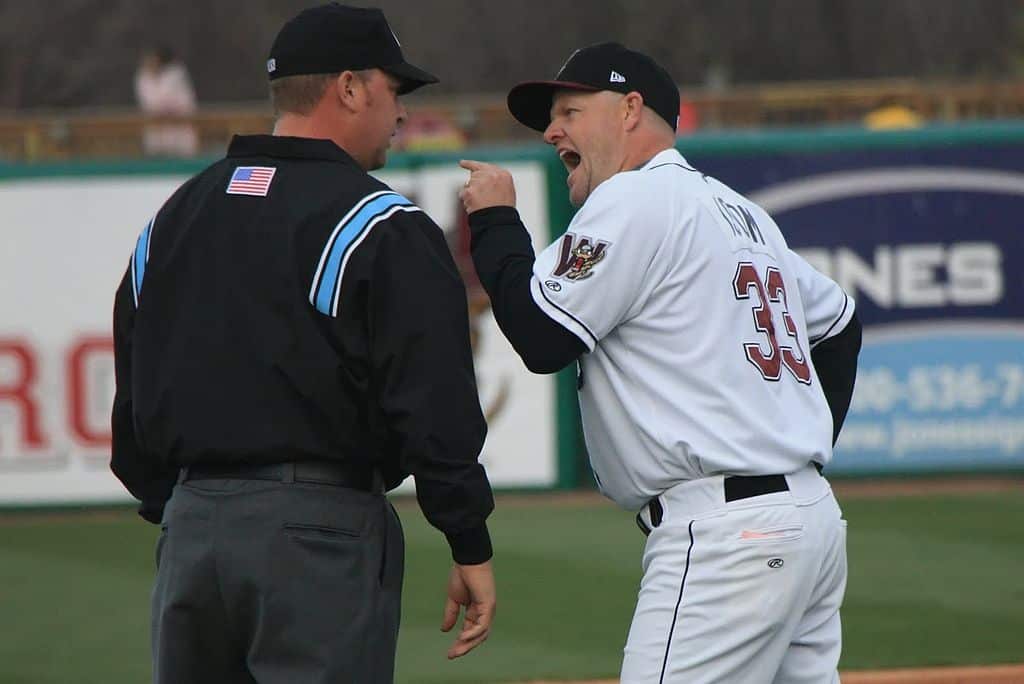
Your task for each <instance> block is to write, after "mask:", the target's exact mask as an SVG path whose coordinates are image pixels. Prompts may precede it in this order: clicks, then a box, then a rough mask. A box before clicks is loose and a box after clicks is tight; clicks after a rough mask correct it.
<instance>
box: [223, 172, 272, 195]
mask: <svg viewBox="0 0 1024 684" xmlns="http://www.w3.org/2000/svg"><path fill="white" fill-rule="evenodd" d="M276 172H277V168H276V167H273V166H239V167H238V168H236V169H235V172H234V173H233V174H231V182H230V183H228V189H227V194H229V195H255V196H257V197H266V196H267V191H269V190H270V181H272V180H274V174H275V173H276Z"/></svg>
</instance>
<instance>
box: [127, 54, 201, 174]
mask: <svg viewBox="0 0 1024 684" xmlns="http://www.w3.org/2000/svg"><path fill="white" fill-rule="evenodd" d="M135 97H136V99H137V100H138V102H139V107H140V108H141V109H142V112H143V113H144V114H147V115H149V116H153V117H161V118H174V117H189V116H192V115H193V114H195V112H196V93H195V90H194V89H193V88H192V79H191V78H190V77H189V75H188V70H187V69H186V68H185V65H184V64H183V63H182V62H181V61H179V60H178V59H177V57H176V56H175V55H174V53H173V52H172V51H171V50H170V49H169V48H167V47H164V46H159V47H155V48H152V49H150V50H147V51H146V52H145V53H143V55H142V60H141V61H140V63H139V69H138V71H137V72H136V73H135ZM142 149H143V151H144V152H145V153H146V154H147V155H154V156H169V157H191V156H194V155H195V154H196V153H197V152H198V151H199V136H198V135H197V134H196V130H195V128H194V127H193V126H192V124H191V123H160V124H149V125H147V126H146V127H145V128H144V129H143V132H142Z"/></svg>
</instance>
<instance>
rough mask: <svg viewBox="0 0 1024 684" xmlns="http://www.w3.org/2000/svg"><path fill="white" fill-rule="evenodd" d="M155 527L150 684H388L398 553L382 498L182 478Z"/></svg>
mask: <svg viewBox="0 0 1024 684" xmlns="http://www.w3.org/2000/svg"><path fill="white" fill-rule="evenodd" d="M162 527H163V530H162V533H161V535H160V539H159V541H158V542H157V550H156V556H157V576H156V585H155V586H154V588H153V616H152V619H153V632H152V640H153V641H152V646H153V681H154V682H155V683H156V684H204V683H206V682H209V683H210V684H213V683H214V682H216V684H235V683H239V684H241V683H245V684H252V683H253V682H258V683H259V684H295V683H296V682H302V683H303V684H328V683H330V684H340V683H348V682H358V683H359V684H377V683H389V682H392V681H393V678H394V663H395V647H396V642H397V640H398V623H399V613H400V608H401V594H402V573H403V569H404V568H403V565H404V553H405V542H404V540H403V538H402V528H401V524H400V523H399V521H398V516H397V515H396V514H395V511H394V509H393V508H392V507H391V505H390V503H389V502H388V501H387V499H386V498H384V497H383V496H380V495H376V494H367V493H364V492H358V491H355V490H351V489H345V488H341V487H334V486H328V485H315V484H304V483H282V482H266V481H259V480H190V481H187V482H185V483H182V484H178V485H177V486H176V487H175V488H174V493H173V495H172V496H171V499H170V501H169V502H168V504H167V508H166V510H165V512H164V519H163V524H162Z"/></svg>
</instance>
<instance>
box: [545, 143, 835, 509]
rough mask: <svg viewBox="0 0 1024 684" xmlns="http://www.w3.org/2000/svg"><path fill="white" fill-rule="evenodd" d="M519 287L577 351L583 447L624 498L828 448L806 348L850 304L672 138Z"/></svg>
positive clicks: (628, 503)
mask: <svg viewBox="0 0 1024 684" xmlns="http://www.w3.org/2000/svg"><path fill="white" fill-rule="evenodd" d="M531 287H532V293H533V298H534V300H535V301H536V303H537V304H538V306H540V308H541V309H542V310H543V311H545V312H546V313H547V314H548V315H549V316H551V317H552V318H553V319H554V320H556V321H558V322H559V323H560V324H562V325H563V326H564V327H566V328H567V329H568V330H570V331H572V332H573V333H574V334H575V335H577V336H578V337H579V338H580V339H581V340H582V341H583V342H584V344H586V346H587V348H588V349H589V350H590V353H589V354H585V355H583V356H582V357H581V359H580V372H581V373H582V383H583V384H582V387H581V389H580V392H579V396H580V407H581V413H582V419H583V428H584V433H585V436H586V441H587V448H588V450H589V452H590V459H591V465H592V467H593V469H594V474H595V476H596V479H597V481H598V486H599V487H600V489H601V491H602V492H603V493H604V494H605V495H606V496H608V497H609V498H611V499H612V500H614V501H615V502H616V503H618V504H619V505H621V506H623V507H624V508H627V509H630V510H637V509H639V508H640V507H641V506H643V505H644V504H645V503H646V502H647V501H648V500H650V499H651V498H652V497H654V496H657V495H658V494H660V493H662V492H664V491H665V490H667V489H668V488H670V487H671V486H673V485H674V484H676V483H678V482H681V481H685V480H692V479H697V478H702V477H706V476H709V475H714V474H719V473H724V474H731V475H759V474H775V473H780V474H784V473H793V472H796V471H798V470H800V469H801V468H803V467H805V466H806V465H807V464H808V463H809V462H810V461H817V462H818V463H821V464H826V463H828V461H829V460H830V459H831V456H832V416H831V413H830V411H829V407H828V404H827V402H826V400H825V396H824V393H823V392H822V389H821V386H820V383H819V381H818V379H817V377H816V375H815V372H814V368H813V365H812V363H811V356H810V350H811V347H812V346H813V345H814V344H816V343H818V342H820V341H822V340H824V339H827V338H828V337H829V336H831V335H834V334H836V333H838V332H840V331H842V330H843V328H844V327H845V326H846V324H847V323H848V322H849V320H850V318H851V316H852V315H853V310H854V304H853V301H852V300H851V299H850V298H849V297H848V296H847V295H846V294H845V293H844V292H843V291H842V289H841V288H840V287H839V286H838V285H837V284H836V283H834V282H833V281H832V280H830V279H828V278H826V277H825V276H824V275H822V274H820V273H818V272H817V271H815V270H814V269H813V268H812V267H811V266H810V265H809V264H808V263H807V262H806V261H804V260H803V259H802V258H801V257H799V256H798V255H797V254H795V253H794V252H793V251H792V250H790V249H789V247H788V246H787V245H786V241H785V239H784V238H783V237H782V234H781V233H780V232H779V228H778V226H776V224H775V222H774V221H773V220H772V219H771V218H770V217H769V216H768V214H767V213H765V212H764V210H762V209H761V208H760V207H758V206H756V205H755V204H753V203H751V202H750V201H749V200H747V199H745V198H744V197H742V196H741V195H739V194H737V193H736V192H734V191H733V190H731V189H730V188H728V187H727V186H725V185H724V184H722V183H720V182H719V181H717V180H715V179H714V178H711V177H708V176H705V175H703V174H702V173H700V172H699V171H697V170H696V169H694V168H693V167H691V166H690V165H689V164H688V163H687V162H686V160H685V159H684V158H683V157H682V156H681V155H680V154H679V153H678V152H676V151H675V150H674V149H668V150H665V151H663V152H661V153H659V154H658V155H656V156H655V157H654V158H653V159H651V160H650V161H649V162H647V163H646V164H645V165H644V166H643V167H642V168H639V169H636V170H633V171H626V172H622V173H618V174H616V175H615V176H613V177H611V178H610V179H608V180H606V181H605V182H603V183H601V184H600V185H599V186H598V187H597V188H596V189H595V190H594V191H593V193H592V194H591V195H590V197H589V198H588V199H587V201H586V202H585V203H584V205H583V207H581V208H580V210H579V211H578V212H577V214H576V216H575V218H574V219H573V221H572V223H571V224H570V225H569V228H568V229H567V231H566V233H565V235H564V236H563V237H562V238H560V239H559V240H557V241H556V242H555V243H554V244H552V245H550V246H549V247H548V248H547V249H546V250H544V252H543V253H542V254H540V256H539V257H538V258H537V260H536V262H535V265H534V274H533V279H532V284H531Z"/></svg>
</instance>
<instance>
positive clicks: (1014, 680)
mask: <svg viewBox="0 0 1024 684" xmlns="http://www.w3.org/2000/svg"><path fill="white" fill-rule="evenodd" d="M842 681H843V684H1022V683H1024V665H991V666H990V665H986V666H978V667H933V668H924V669H913V670H909V669H908V670H861V671H857V672H843V673H842ZM524 684H618V683H617V680H614V679H591V680H585V681H576V682H547V681H534V682H526V683H524Z"/></svg>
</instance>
